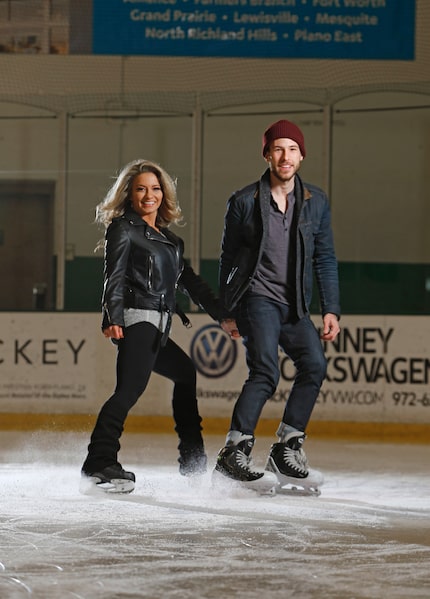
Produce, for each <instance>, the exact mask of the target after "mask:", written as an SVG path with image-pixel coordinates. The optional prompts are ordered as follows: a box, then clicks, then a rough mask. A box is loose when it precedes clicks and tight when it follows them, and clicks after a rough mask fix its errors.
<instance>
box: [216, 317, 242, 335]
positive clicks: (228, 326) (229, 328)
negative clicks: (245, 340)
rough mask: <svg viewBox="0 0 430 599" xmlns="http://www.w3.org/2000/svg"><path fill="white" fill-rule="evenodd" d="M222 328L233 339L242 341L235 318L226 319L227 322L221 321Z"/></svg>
mask: <svg viewBox="0 0 430 599" xmlns="http://www.w3.org/2000/svg"><path fill="white" fill-rule="evenodd" d="M221 328H222V330H223V331H225V332H226V333H227V335H230V337H231V338H232V339H240V333H239V331H238V328H237V324H236V321H235V320H234V318H226V319H225V320H221Z"/></svg>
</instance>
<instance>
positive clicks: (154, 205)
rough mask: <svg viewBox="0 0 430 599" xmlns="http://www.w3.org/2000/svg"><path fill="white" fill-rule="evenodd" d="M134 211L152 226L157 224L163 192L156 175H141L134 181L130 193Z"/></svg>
mask: <svg viewBox="0 0 430 599" xmlns="http://www.w3.org/2000/svg"><path fill="white" fill-rule="evenodd" d="M130 201H131V205H132V207H133V210H134V211H135V212H137V214H139V216H140V217H141V218H142V219H143V220H144V221H146V222H147V223H148V224H150V225H154V224H155V219H156V217H157V212H158V209H159V207H160V206H161V202H162V201H163V191H162V189H161V185H160V182H159V180H158V178H157V176H156V175H154V173H149V172H147V173H140V174H139V175H136V176H135V177H134V179H133V183H132V186H131V193H130Z"/></svg>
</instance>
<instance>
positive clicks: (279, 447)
mask: <svg viewBox="0 0 430 599" xmlns="http://www.w3.org/2000/svg"><path fill="white" fill-rule="evenodd" d="M263 156H264V159H265V161H266V162H267V164H268V169H267V170H266V172H265V173H264V174H263V176H262V177H261V179H260V180H259V181H256V182H255V183H252V184H250V185H248V186H246V187H244V188H243V189H241V190H239V191H237V192H235V193H234V194H233V195H232V196H231V198H230V200H229V202H228V207H227V212H226V216H225V224H224V233H223V240H222V252H221V259H220V272H219V283H220V297H221V301H222V303H223V305H224V308H225V313H224V314H225V318H224V320H222V322H221V326H222V328H223V330H224V331H226V332H227V333H228V334H229V335H230V336H231V337H232V338H234V339H237V338H239V337H242V338H243V343H244V346H245V348H246V361H247V366H248V370H249V376H248V379H247V380H246V382H245V384H244V385H243V388H242V391H241V393H240V395H239V398H238V399H237V402H236V404H235V406H234V410H233V415H232V420H231V425H230V431H229V432H228V434H227V438H226V445H225V447H224V448H223V449H221V451H220V452H219V454H218V458H217V464H216V467H215V471H214V477H215V478H220V477H221V478H223V476H226V477H228V478H230V479H234V480H237V481H240V482H241V483H242V484H244V485H245V486H247V487H251V488H256V489H260V490H261V489H263V488H264V487H267V488H268V487H270V486H272V487H273V486H277V487H278V489H279V488H282V487H285V488H286V487H288V486H291V485H292V486H293V487H294V488H297V487H298V488H301V489H303V490H305V491H309V492H316V493H318V492H319V491H318V486H319V485H320V484H321V483H322V475H321V473H319V472H318V471H315V470H311V469H310V468H309V466H308V463H307V459H306V455H305V453H304V451H303V448H302V445H303V442H304V440H305V438H306V434H305V431H306V426H307V424H308V422H309V420H310V417H311V414H312V410H313V408H314V405H315V402H316V399H317V397H318V394H319V391H320V388H321V385H322V383H323V380H324V378H325V375H326V369H327V361H326V358H325V356H324V352H323V348H322V344H321V340H320V337H319V335H318V332H317V329H316V328H315V326H314V325H313V323H312V321H311V319H310V315H309V306H310V302H311V297H312V282H313V276H314V275H315V278H316V282H317V286H318V291H319V297H320V304H321V312H322V318H323V330H322V334H321V339H322V340H324V341H333V340H334V339H335V338H336V336H337V335H338V333H339V330H340V329H339V324H338V319H339V315H340V306H339V284H338V273H337V260H336V256H335V251H334V245H333V235H332V229H331V220H330V209H329V203H328V199H327V196H326V195H325V193H324V192H323V191H322V190H321V189H319V188H318V187H315V186H314V185H309V184H307V183H303V182H302V180H301V178H300V177H299V175H298V174H297V173H298V171H299V168H300V165H301V163H302V160H303V159H304V157H305V156H306V150H305V141H304V137H303V133H302V131H301V130H300V129H299V127H298V126H297V125H295V124H294V123H292V122H290V121H287V120H280V121H277V122H276V123H273V124H272V125H271V126H270V127H269V128H268V129H267V130H266V131H265V133H264V135H263ZM278 346H280V347H281V349H282V350H283V351H284V352H285V353H286V354H287V356H289V358H290V359H291V360H292V362H293V363H294V366H295V368H296V374H295V379H294V384H293V386H292V389H291V392H290V394H289V397H288V400H287V402H286V405H285V410H284V414H283V417H282V420H281V422H280V424H279V428H278V430H277V436H278V442H277V443H274V444H273V445H272V447H271V450H270V453H269V457H268V461H267V465H266V469H265V471H261V470H258V469H257V468H255V467H254V466H253V463H252V460H251V457H250V453H251V450H252V447H253V445H254V431H255V428H256V425H257V423H258V420H259V417H260V414H261V411H262V409H263V406H264V404H265V403H266V401H267V400H268V399H269V398H270V397H271V396H272V395H273V394H274V392H275V390H276V387H277V385H278V382H279V376H280V373H279V365H278ZM274 475H276V476H274Z"/></svg>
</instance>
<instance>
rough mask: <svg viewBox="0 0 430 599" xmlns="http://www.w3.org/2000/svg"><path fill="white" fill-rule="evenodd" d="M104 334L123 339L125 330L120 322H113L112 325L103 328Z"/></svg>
mask: <svg viewBox="0 0 430 599" xmlns="http://www.w3.org/2000/svg"><path fill="white" fill-rule="evenodd" d="M103 335H104V336H105V337H107V338H109V337H110V338H112V339H123V338H124V331H123V330H122V327H120V326H119V325H118V324H111V325H110V327H107V328H106V329H103Z"/></svg>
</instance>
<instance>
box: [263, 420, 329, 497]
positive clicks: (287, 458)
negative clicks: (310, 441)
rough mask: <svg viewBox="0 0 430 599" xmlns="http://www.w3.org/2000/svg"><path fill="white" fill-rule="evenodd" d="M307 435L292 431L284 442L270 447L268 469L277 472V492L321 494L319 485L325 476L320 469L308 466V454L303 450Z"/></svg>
mask: <svg viewBox="0 0 430 599" xmlns="http://www.w3.org/2000/svg"><path fill="white" fill-rule="evenodd" d="M305 438H306V435H305V434H304V433H301V432H292V433H290V434H288V435H286V437H285V441H284V442H282V443H274V444H273V445H272V447H271V449H270V454H269V458H268V460H267V464H266V470H267V471H269V472H273V473H274V474H276V476H277V478H278V481H279V485H280V486H279V487H277V489H276V492H277V493H285V494H294V495H320V493H321V491H320V490H319V487H320V486H321V485H322V484H323V482H324V477H323V475H322V473H321V472H319V471H318V470H312V469H311V468H309V466H308V460H307V458H306V454H305V452H304V451H303V447H302V445H303V441H304V440H305Z"/></svg>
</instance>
